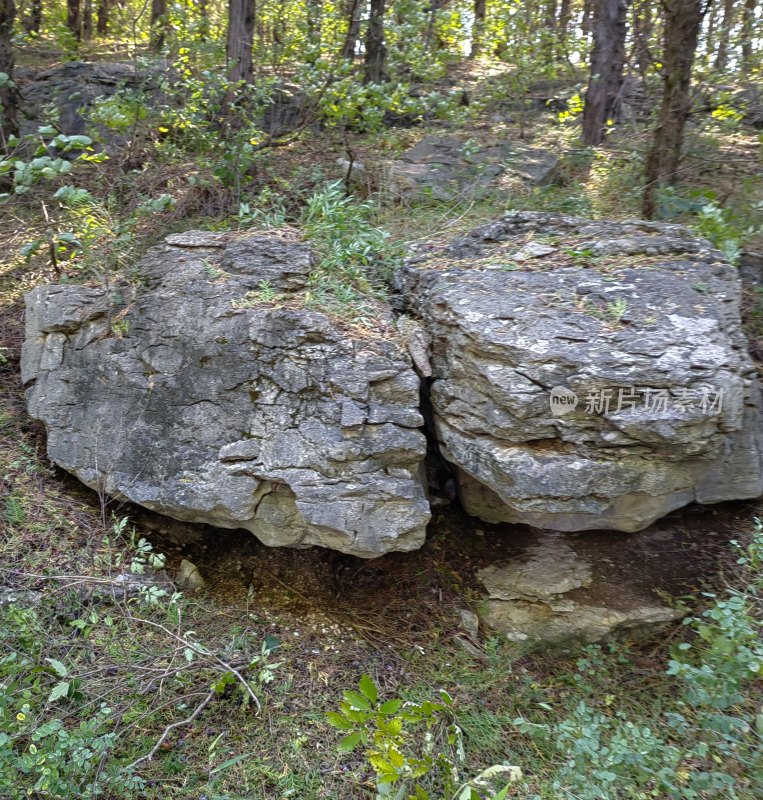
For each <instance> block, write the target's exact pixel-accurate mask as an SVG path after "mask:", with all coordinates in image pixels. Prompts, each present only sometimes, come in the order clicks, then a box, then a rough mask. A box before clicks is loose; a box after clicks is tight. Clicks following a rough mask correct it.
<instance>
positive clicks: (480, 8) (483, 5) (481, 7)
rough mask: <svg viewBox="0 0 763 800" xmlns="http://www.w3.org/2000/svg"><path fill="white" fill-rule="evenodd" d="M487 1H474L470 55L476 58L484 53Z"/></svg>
mask: <svg viewBox="0 0 763 800" xmlns="http://www.w3.org/2000/svg"><path fill="white" fill-rule="evenodd" d="M486 12H487V0H474V24H473V26H472V43H471V50H470V51H469V55H470V57H471V58H476V57H477V56H478V55H479V54H480V53H481V52H482V40H483V38H484V36H485V14H486Z"/></svg>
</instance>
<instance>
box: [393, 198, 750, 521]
mask: <svg viewBox="0 0 763 800" xmlns="http://www.w3.org/2000/svg"><path fill="white" fill-rule="evenodd" d="M396 288H397V291H398V292H399V294H400V297H401V300H402V303H403V305H404V308H405V310H406V311H407V313H409V314H410V315H411V316H412V317H414V318H415V319H416V320H418V321H420V322H421V323H422V324H423V326H424V328H425V329H426V331H427V333H428V334H429V336H430V337H431V340H432V357H431V372H432V379H431V385H430V387H429V392H430V398H431V404H432V410H433V417H434V427H435V435H436V437H437V441H438V444H439V446H440V449H441V452H442V454H443V455H444V456H445V458H446V459H447V460H448V461H449V462H451V463H452V464H453V465H454V466H455V468H456V470H457V473H458V479H459V488H460V496H461V500H462V502H463V505H464V507H465V510H466V511H467V512H468V513H469V514H472V515H474V516H477V517H480V518H482V519H484V520H486V521H488V522H501V521H505V522H521V523H527V524H529V525H533V526H535V527H539V528H551V529H555V530H560V531H575V530H585V529H598V528H602V529H616V530H621V531H636V530H640V529H642V528H645V527H646V526H648V525H649V524H650V523H651V522H653V521H654V520H656V519H658V518H659V517H662V516H664V515H665V514H667V513H669V512H670V511H673V510H674V509H677V508H680V507H681V506H684V505H686V504H688V503H690V502H692V501H697V502H699V503H716V502H719V501H722V500H732V499H742V498H753V497H757V496H759V495H760V493H761V491H762V490H763V482H762V471H761V430H760V408H759V396H758V395H759V390H758V386H757V383H756V379H755V371H754V368H753V365H752V362H751V360H750V358H749V356H748V353H747V347H746V339H745V336H744V334H743V332H742V329H741V325H740V312H739V305H740V283H739V279H738V276H737V274H736V270H735V269H734V268H733V267H732V266H731V265H729V264H728V263H727V262H725V261H724V260H723V257H722V255H721V254H720V253H719V252H718V251H717V250H714V249H713V248H712V246H711V245H710V244H709V243H708V242H705V241H702V240H698V239H697V238H695V237H693V236H692V235H691V234H690V232H689V231H688V230H687V229H685V228H683V227H681V226H677V225H666V224H659V223H645V222H626V223H612V222H590V221H586V220H582V219H578V218H575V217H565V216H560V215H556V214H546V213H513V214H508V215H507V216H506V217H504V218H503V219H501V220H499V221H497V222H495V223H492V224H490V225H486V226H484V227H482V228H478V229H477V230H475V231H473V232H472V233H470V234H469V235H468V236H466V237H465V238H462V239H460V240H458V241H455V242H452V243H448V244H445V245H436V244H429V245H425V246H423V247H421V248H419V252H418V253H417V254H415V255H414V256H413V257H412V258H411V259H410V260H409V263H408V265H407V266H406V267H405V268H404V269H403V270H402V271H401V272H400V273H399V274H398V275H397V287H396ZM554 401H555V402H554Z"/></svg>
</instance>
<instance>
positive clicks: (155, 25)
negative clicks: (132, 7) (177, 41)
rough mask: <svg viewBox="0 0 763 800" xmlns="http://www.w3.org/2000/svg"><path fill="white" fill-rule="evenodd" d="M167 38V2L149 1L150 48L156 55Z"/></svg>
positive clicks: (165, 0)
mask: <svg viewBox="0 0 763 800" xmlns="http://www.w3.org/2000/svg"><path fill="white" fill-rule="evenodd" d="M166 36H167V0H151V41H150V47H151V49H152V50H153V51H154V52H155V53H158V52H159V51H160V50H161V49H162V47H164V40H165V38H166Z"/></svg>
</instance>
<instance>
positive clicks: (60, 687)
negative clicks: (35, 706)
mask: <svg viewBox="0 0 763 800" xmlns="http://www.w3.org/2000/svg"><path fill="white" fill-rule="evenodd" d="M68 694H69V681H60V682H59V683H57V684H56V685H55V686H54V687H53V691H52V692H51V693H50V695H49V696H48V702H49V703H54V702H55V701H56V700H60V699H61V698H62V697H66V696H67V695H68Z"/></svg>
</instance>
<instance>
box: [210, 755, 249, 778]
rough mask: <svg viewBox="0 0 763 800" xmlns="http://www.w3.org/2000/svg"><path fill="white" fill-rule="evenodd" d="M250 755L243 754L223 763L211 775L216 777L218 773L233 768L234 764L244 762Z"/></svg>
mask: <svg viewBox="0 0 763 800" xmlns="http://www.w3.org/2000/svg"><path fill="white" fill-rule="evenodd" d="M250 755H251V753H241V754H240V755H237V756H234V757H233V758H229V759H228V760H227V761H223V763H222V764H220V765H219V766H218V767H215V768H214V769H213V770H211V771H210V773H209V774H210V775H215V774H216V773H218V772H222V771H223V770H226V769H228V767H232V766H233V765H234V764H238V762H239V761H243V760H244V759H245V758H247V757H248V756H250Z"/></svg>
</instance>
